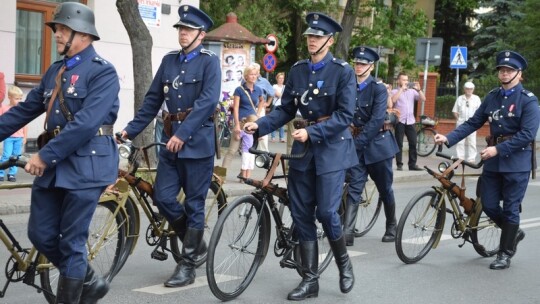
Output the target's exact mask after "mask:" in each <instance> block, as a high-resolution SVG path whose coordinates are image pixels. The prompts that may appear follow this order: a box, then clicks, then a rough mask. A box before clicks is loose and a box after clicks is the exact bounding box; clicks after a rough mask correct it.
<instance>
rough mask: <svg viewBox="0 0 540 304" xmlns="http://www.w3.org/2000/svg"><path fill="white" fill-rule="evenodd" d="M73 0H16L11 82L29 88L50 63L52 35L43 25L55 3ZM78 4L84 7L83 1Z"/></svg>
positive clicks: (54, 55) (55, 56)
mask: <svg viewBox="0 0 540 304" xmlns="http://www.w3.org/2000/svg"><path fill="white" fill-rule="evenodd" d="M69 1H72V2H73V0H46V1H43V0H17V28H16V34H15V37H16V38H15V39H16V44H15V82H16V83H17V85H19V86H30V87H33V86H35V85H37V83H39V81H40V80H41V76H42V75H43V73H45V71H46V70H47V68H48V67H49V66H50V65H51V63H53V62H54V61H56V60H58V59H60V58H61V56H60V55H58V53H57V52H56V49H55V47H56V43H55V41H54V35H53V32H52V31H51V30H50V29H49V28H48V26H46V25H45V22H46V21H50V20H52V19H53V13H54V10H55V8H56V6H57V5H58V4H59V3H63V2H69ZM78 2H80V3H83V4H86V0H79V1H78Z"/></svg>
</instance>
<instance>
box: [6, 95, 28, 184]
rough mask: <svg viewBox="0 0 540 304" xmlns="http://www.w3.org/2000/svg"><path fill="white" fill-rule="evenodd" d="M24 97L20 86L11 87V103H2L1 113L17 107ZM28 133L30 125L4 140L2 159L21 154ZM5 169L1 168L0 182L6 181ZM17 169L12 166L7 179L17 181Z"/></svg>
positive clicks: (9, 96) (9, 97)
mask: <svg viewBox="0 0 540 304" xmlns="http://www.w3.org/2000/svg"><path fill="white" fill-rule="evenodd" d="M22 98H23V91H22V90H21V89H20V88H19V87H17V86H11V87H9V90H8V99H9V104H1V105H0V115H2V114H4V113H6V112H7V111H8V110H9V109H11V108H12V107H15V106H16V105H17V104H18V103H19V102H20V101H21V100H22ZM27 133H28V127H27V126H24V127H22V128H21V129H20V130H18V131H17V132H15V133H13V134H12V135H11V136H10V137H8V138H6V139H5V140H4V150H3V151H2V158H1V159H0V161H2V162H4V161H7V160H8V159H9V158H10V157H11V156H21V154H22V151H23V147H24V144H26V136H27ZM4 171H5V170H0V182H3V181H4ZM17 171H18V168H17V166H13V167H10V168H9V170H8V174H7V180H8V181H10V182H16V181H17V178H16V177H15V176H16V175H17Z"/></svg>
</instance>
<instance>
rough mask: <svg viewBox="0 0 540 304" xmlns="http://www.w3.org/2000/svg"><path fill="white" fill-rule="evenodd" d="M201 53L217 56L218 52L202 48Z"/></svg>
mask: <svg viewBox="0 0 540 304" xmlns="http://www.w3.org/2000/svg"><path fill="white" fill-rule="evenodd" d="M201 53H203V54H206V55H209V56H216V53H214V52H212V51H210V50H207V49H204V48H203V49H201Z"/></svg>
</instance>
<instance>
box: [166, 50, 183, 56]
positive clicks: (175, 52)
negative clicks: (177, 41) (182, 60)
mask: <svg viewBox="0 0 540 304" xmlns="http://www.w3.org/2000/svg"><path fill="white" fill-rule="evenodd" d="M178 53H180V50H174V51H170V52H168V53H167V54H165V56H167V55H178Z"/></svg>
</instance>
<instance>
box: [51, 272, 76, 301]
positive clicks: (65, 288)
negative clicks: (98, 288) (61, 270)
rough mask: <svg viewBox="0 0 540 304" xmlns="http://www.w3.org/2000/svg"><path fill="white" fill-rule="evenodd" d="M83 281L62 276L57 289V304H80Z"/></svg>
mask: <svg viewBox="0 0 540 304" xmlns="http://www.w3.org/2000/svg"><path fill="white" fill-rule="evenodd" d="M82 288H83V280H81V279H72V278H68V277H65V276H63V275H60V278H59V279H58V288H57V289H56V301H55V302H54V303H55V304H78V303H79V299H80V298H81V292H82Z"/></svg>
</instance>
